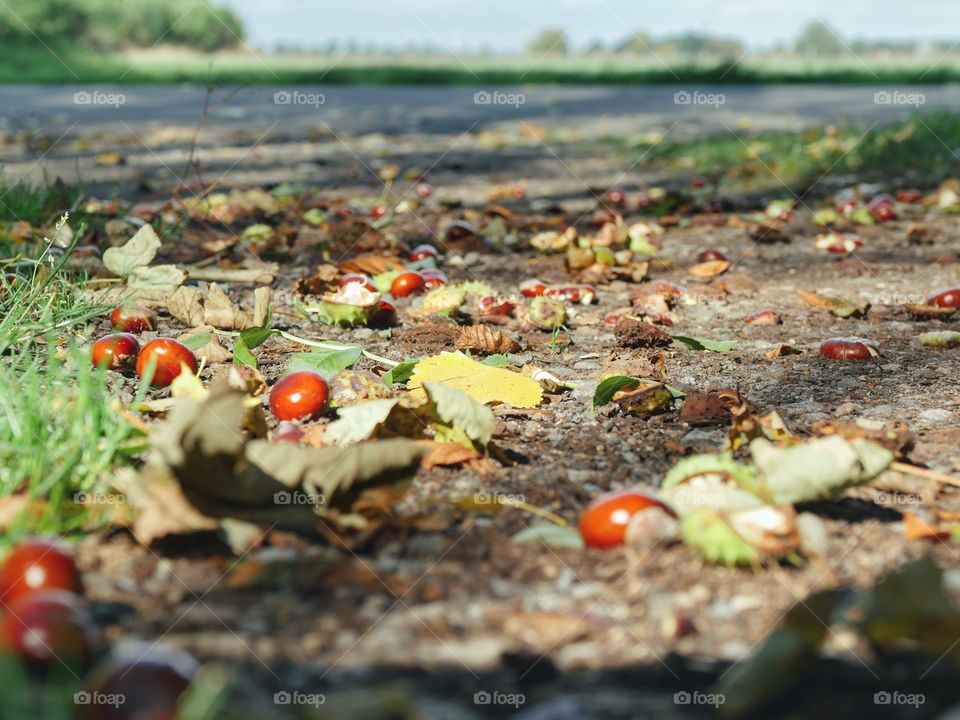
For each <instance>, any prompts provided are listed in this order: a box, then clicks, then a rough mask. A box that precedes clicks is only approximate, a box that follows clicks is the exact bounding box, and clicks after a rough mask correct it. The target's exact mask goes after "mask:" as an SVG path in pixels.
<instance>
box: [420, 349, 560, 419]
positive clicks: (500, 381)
mask: <svg viewBox="0 0 960 720" xmlns="http://www.w3.org/2000/svg"><path fill="white" fill-rule="evenodd" d="M425 382H436V383H440V384H442V385H446V386H448V387H453V388H456V389H458V390H462V391H463V392H465V393H466V394H467V395H469V396H470V397H472V398H473V399H474V400H476V401H477V402H478V403H482V404H484V405H486V404H487V403H493V402H502V403H506V404H507V405H512V406H513V407H517V408H528V407H536V406H537V405H539V404H540V401H541V399H542V398H543V389H542V388H541V387H540V383H538V382H537V381H536V380H534V379H533V378H530V377H527V376H525V375H521V374H520V373H516V372H513V371H511V370H506V369H504V368H499V367H490V366H489V365H484V364H482V363H478V362H477V361H476V360H471V359H470V358H468V357H467V356H466V355H464V354H463V353H451V352H445V353H440V354H439V355H434V356H433V357H428V358H424V359H423V360H421V361H420V362H418V363H417V368H416V370H415V371H414V373H413V377H411V378H410V382H408V383H407V387H408V388H410V389H411V390H414V391H415V392H414V395H416V396H419V397H423V396H424V392H423V383H425Z"/></svg>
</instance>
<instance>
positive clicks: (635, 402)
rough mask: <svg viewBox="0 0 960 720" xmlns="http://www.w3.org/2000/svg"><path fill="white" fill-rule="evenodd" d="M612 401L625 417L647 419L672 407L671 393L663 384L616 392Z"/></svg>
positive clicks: (652, 384) (651, 384)
mask: <svg viewBox="0 0 960 720" xmlns="http://www.w3.org/2000/svg"><path fill="white" fill-rule="evenodd" d="M613 401H614V402H615V403H617V405H619V406H620V410H621V411H622V412H624V413H625V414H627V415H636V416H638V417H644V418H645V417H649V416H651V415H654V414H656V413H659V412H666V411H667V410H669V409H671V408H672V407H673V393H671V392H670V390H669V388H667V386H666V385H664V384H663V383H657V382H655V383H650V384H648V385H643V386H642V387H639V388H636V389H632V390H618V391H617V392H616V393H614V395H613Z"/></svg>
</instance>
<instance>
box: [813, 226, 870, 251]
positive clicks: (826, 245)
mask: <svg viewBox="0 0 960 720" xmlns="http://www.w3.org/2000/svg"><path fill="white" fill-rule="evenodd" d="M813 246H814V247H815V248H816V249H817V250H826V251H827V252H831V253H837V254H847V253H852V252H853V251H854V250H859V249H860V248H862V247H863V240H861V239H860V236H859V235H854V234H853V233H845V232H837V231H831V232H828V233H824V234H822V235H818V236H817V237H816V239H815V240H814V241H813Z"/></svg>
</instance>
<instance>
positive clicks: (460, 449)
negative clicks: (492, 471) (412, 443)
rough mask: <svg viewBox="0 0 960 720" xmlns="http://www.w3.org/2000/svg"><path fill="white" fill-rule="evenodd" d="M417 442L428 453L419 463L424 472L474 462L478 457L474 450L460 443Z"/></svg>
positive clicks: (478, 454)
mask: <svg viewBox="0 0 960 720" xmlns="http://www.w3.org/2000/svg"><path fill="white" fill-rule="evenodd" d="M418 442H419V444H420V445H422V446H424V447H426V448H427V449H428V450H429V451H430V452H429V454H428V455H427V456H426V457H425V458H424V459H423V462H422V463H421V466H422V467H423V469H424V470H431V469H433V468H435V467H444V466H450V465H462V464H463V463H466V462H470V461H471V460H476V459H477V458H479V457H480V453H479V452H477V450H476V449H474V448H468V447H466V446H465V445H462V444H461V443H455V442H444V443H441V442H434V441H432V440H420V441H418Z"/></svg>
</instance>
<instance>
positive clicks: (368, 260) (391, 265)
mask: <svg viewBox="0 0 960 720" xmlns="http://www.w3.org/2000/svg"><path fill="white" fill-rule="evenodd" d="M337 269H339V270H340V272H342V273H350V272H353V273H363V274H364V275H370V276H371V277H373V276H374V275H380V274H382V273H385V272H388V271H390V270H403V269H404V264H403V263H402V262H400V260H398V259H397V258H395V257H393V256H391V255H373V254H371V255H358V256H357V257H355V258H351V259H350V260H345V261H344V262H342V263H340V264H338V265H337Z"/></svg>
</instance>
